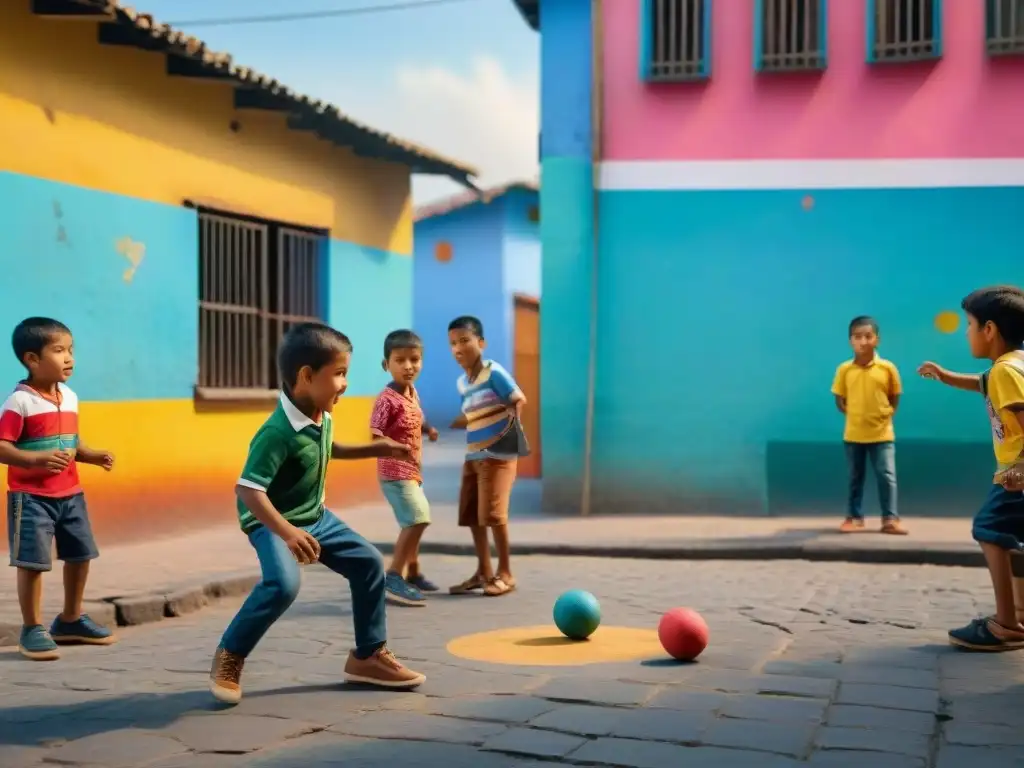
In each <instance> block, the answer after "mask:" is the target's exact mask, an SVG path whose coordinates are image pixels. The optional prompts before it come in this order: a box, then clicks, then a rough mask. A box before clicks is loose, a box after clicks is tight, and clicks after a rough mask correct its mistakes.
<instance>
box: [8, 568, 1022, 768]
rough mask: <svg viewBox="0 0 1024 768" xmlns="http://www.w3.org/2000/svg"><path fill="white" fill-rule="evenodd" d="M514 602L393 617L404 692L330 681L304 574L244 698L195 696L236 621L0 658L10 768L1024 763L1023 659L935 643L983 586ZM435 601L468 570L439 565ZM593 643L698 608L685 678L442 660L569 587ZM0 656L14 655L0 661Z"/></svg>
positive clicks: (662, 585)
mask: <svg viewBox="0 0 1024 768" xmlns="http://www.w3.org/2000/svg"><path fill="white" fill-rule="evenodd" d="M515 564H516V566H517V577H518V580H519V584H520V589H519V591H518V592H516V593H513V594H511V595H509V596H507V597H503V598H501V599H486V598H482V597H462V598H451V597H448V596H447V595H443V596H438V597H436V598H434V599H433V600H432V601H431V604H430V605H429V606H428V607H427V608H425V609H400V608H389V627H390V633H391V645H392V647H393V649H394V650H395V652H396V653H397V654H398V655H399V657H400V658H402V659H403V660H406V661H407V662H409V664H410V666H413V667H415V668H416V669H418V670H420V671H422V672H424V673H426V674H427V676H428V679H427V682H426V684H425V685H424V686H423V687H422V688H421V689H420V690H419V691H417V692H413V693H403V692H375V691H370V690H365V689H355V688H350V687H348V686H345V685H344V684H340V683H339V680H340V679H341V669H342V666H343V664H344V659H345V655H346V653H347V650H348V648H349V646H350V644H351V642H352V629H351V626H350V614H349V600H348V589H347V584H346V583H345V582H344V580H343V579H341V578H340V577H337V576H335V575H334V574H332V573H330V572H329V571H327V570H326V569H323V568H321V567H314V568H310V569H308V570H307V571H306V572H305V584H304V586H303V591H302V594H301V596H300V598H299V601H298V602H297V603H296V604H295V605H294V606H293V608H292V609H291V610H290V611H289V612H288V614H287V615H286V616H285V618H284V619H282V621H281V622H279V623H278V625H277V626H276V627H275V628H274V629H273V630H272V632H271V634H270V635H268V637H267V638H266V640H265V641H264V642H263V644H262V645H261V646H260V647H259V648H258V649H257V651H256V653H255V654H254V655H253V656H252V657H251V659H250V661H249V664H248V665H247V667H246V671H245V676H244V679H243V683H244V686H245V693H246V696H245V699H244V700H243V701H242V703H241V704H240V705H239V706H237V707H235V708H232V709H224V708H222V707H220V706H219V705H216V704H215V703H214V702H213V701H212V699H211V697H210V694H209V693H208V690H207V682H206V676H207V673H208V669H209V664H210V658H211V654H212V651H213V649H214V647H215V646H216V644H217V640H218V638H219V636H220V633H221V632H222V631H223V629H224V627H225V626H226V624H227V622H228V621H229V620H230V617H231V615H232V612H233V611H234V609H235V608H236V606H237V604H238V602H237V601H231V602H224V603H220V604H217V605H215V606H213V607H211V608H209V609H207V610H205V611H202V612H200V613H197V614H194V615H192V616H189V617H186V618H179V619H167V620H165V621H163V622H160V623H156V624H151V625H146V626H143V627H139V628H135V629H126V630H122V632H121V642H120V643H119V644H117V645H114V646H112V647H109V648H69V649H65V651H64V657H63V659H62V660H60V661H57V662H53V663H48V664H47V663H32V662H29V661H26V660H23V659H21V658H20V657H19V656H17V655H16V654H15V653H13V649H9V651H10V652H7V653H5V654H3V655H0V766H3V768H29V767H34V766H42V765H46V764H54V763H57V764H65V765H96V766H106V767H109V768H115V767H119V766H120V767H124V768H129V767H134V766H147V768H149V767H151V768H233V767H234V766H247V767H249V766H252V767H254V768H255V767H258V766H267V767H270V766H273V767H274V768H292V767H294V766H303V767H304V768H306V767H309V768H313V767H314V766H331V765H339V766H340V765H344V766H347V767H348V768H354V767H355V766H390V765H394V764H409V765H412V764H418V765H430V766H434V765H437V766H445V768H462V766H466V767H467V768H469V767H472V768H527V767H528V766H532V765H540V764H542V763H545V762H547V763H548V764H550V763H551V762H556V763H557V762H560V763H565V764H579V765H608V766H635V767H636V768H669V767H671V766H677V765H680V766H682V765H685V766H687V767H688V768H705V766H715V767H716V768H728V767H732V766H735V767H736V768H745V767H746V766H750V767H751V768H753V767H754V766H757V768H784V767H787V766H794V767H795V766H800V765H805V766H811V767H812V768H842V767H844V766H848V767H849V768H864V767H866V766H871V768H926V767H927V768H932V767H933V766H937V767H938V768H954V767H955V768H960V766H964V765H969V766H970V767H971V768H996V766H998V767H999V768H1011V767H1012V766H1024V706H1022V704H1024V688H1022V683H1024V655H1022V654H1015V653H1009V654H995V655H971V654H966V653H960V652H956V651H954V650H953V649H951V648H949V647H948V646H947V644H946V638H945V632H946V629H947V628H948V627H950V626H953V625H959V624H962V623H964V622H965V621H966V620H967V619H969V618H971V617H973V616H974V615H976V614H978V613H981V612H983V611H987V610H989V609H990V596H989V590H990V586H989V584H988V581H987V579H988V577H987V574H986V573H985V572H984V571H983V570H980V569H960V568H941V567H927V566H920V567H906V566H899V567H897V566H880V565H852V564H840V563H835V564H829V563H817V564H814V563H806V562H797V561H794V562H768V563H753V562H720V561H708V562H668V561H639V560H614V561H609V560H600V559H596V558H590V559H566V558H563V559H555V558H541V557H522V558H519V559H518V560H517V561H516V563H515ZM426 565H427V566H428V569H429V572H430V575H431V576H432V577H434V578H436V579H437V580H438V581H439V582H440V583H442V584H448V583H454V582H455V581H459V580H461V579H462V578H464V577H465V576H467V575H468V574H469V573H470V572H471V569H472V563H471V562H470V561H468V560H465V559H461V558H441V557H438V558H430V559H428V560H427V561H426ZM572 587H580V588H583V589H587V590H590V591H592V592H593V593H594V594H595V595H596V596H597V597H598V599H599V600H600V601H601V605H602V612H603V624H604V625H607V626H631V627H641V628H653V627H655V626H656V623H657V620H658V618H659V616H660V614H661V613H662V612H663V611H664V610H666V609H668V608H670V607H674V606H676V605H688V606H692V607H694V608H696V609H697V610H699V611H700V612H701V613H702V614H703V615H704V617H705V618H706V619H707V621H708V623H709V625H710V627H711V645H710V647H709V648H708V650H707V651H706V652H705V654H704V655H703V656H702V657H701V659H700V661H699V663H697V664H691V665H677V664H668V663H665V662H661V661H652V662H631V663H615V664H596V665H589V666H573V667H513V666H504V665H497V664H485V663H479V662H470V661H465V660H463V659H459V658H456V657H454V656H452V655H450V654H449V653H448V652H447V651H446V650H445V646H446V644H447V642H448V641H449V640H451V639H452V638H454V637H456V636H459V635H464V634H468V633H473V632H481V631H484V630H489V629H497V628H502V627H513V626H520V625H535V624H548V623H550V620H551V618H550V617H551V606H552V603H553V601H554V599H555V597H557V595H558V594H559V593H560V592H562V591H563V590H564V589H568V588H572ZM7 650H8V649H5V651H7Z"/></svg>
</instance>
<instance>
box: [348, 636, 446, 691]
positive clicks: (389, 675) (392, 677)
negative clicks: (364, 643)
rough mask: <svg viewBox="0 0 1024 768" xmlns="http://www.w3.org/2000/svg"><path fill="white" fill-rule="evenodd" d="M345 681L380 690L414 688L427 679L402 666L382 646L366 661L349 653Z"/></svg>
mask: <svg viewBox="0 0 1024 768" xmlns="http://www.w3.org/2000/svg"><path fill="white" fill-rule="evenodd" d="M345 679H346V680H347V681H348V682H350V683H362V684H363V685H376V686H379V687H381V688H415V687H417V686H419V685H422V684H423V683H424V681H425V680H426V679H427V678H426V676H425V675H421V674H420V673H419V672H413V671H412V670H411V669H409V668H408V667H404V666H402V663H401V662H400V661H399V660H398V659H396V658H395V654H393V653H392V652H391V651H389V650H388V649H387V646H384V647H381V648H379V649H378V650H377V651H376V652H375V653H374V654H373V655H372V656H371V657H370V658H368V659H357V658H356V655H355V653H354V652H351V651H350V652H349V654H348V661H347V662H346V663H345Z"/></svg>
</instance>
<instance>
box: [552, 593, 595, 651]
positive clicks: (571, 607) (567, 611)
mask: <svg viewBox="0 0 1024 768" xmlns="http://www.w3.org/2000/svg"><path fill="white" fill-rule="evenodd" d="M554 616H555V626H556V627H558V631H559V632H561V633H562V634H563V635H565V636H566V637H568V638H569V639H570V640H586V639H587V638H588V637H590V636H591V635H592V634H594V631H595V630H596V629H597V627H598V626H599V625H600V624H601V604H600V603H599V602H597V598H596V597H594V596H593V595H592V594H590V593H589V592H586V591H584V590H582V589H571V590H569V591H568V592H564V593H563V594H562V595H561V597H559V598H558V599H557V600H556V601H555V610H554Z"/></svg>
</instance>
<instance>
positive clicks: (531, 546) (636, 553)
mask: <svg viewBox="0 0 1024 768" xmlns="http://www.w3.org/2000/svg"><path fill="white" fill-rule="evenodd" d="M375 546H376V547H377V548H378V549H379V550H380V551H381V552H383V553H384V554H391V553H392V552H393V551H394V544H392V543H388V544H377V545H375ZM512 551H513V553H514V554H515V555H561V556H563V557H605V558H613V559H633V560H746V561H764V560H806V561H810V562H841V563H866V564H875V565H880V564H886V565H943V566H959V567H964V568H984V567H985V558H984V556H983V555H982V554H981V552H980V550H979V549H978V548H977V547H976V546H974V545H973V544H946V545H942V546H936V545H930V546H907V545H905V544H904V545H902V546H877V547H851V546H849V545H846V544H835V543H830V542H812V543H808V544H791V543H790V544H785V543H776V542H749V541H741V542H737V543H726V544H722V543H717V542H716V543H708V542H686V543H679V544H663V545H653V544H648V543H638V544H628V543H627V544H619V545H608V544H579V545H577V544H543V543H536V542H533V543H518V542H515V543H513V545H512ZM420 552H422V553H423V554H430V555H464V556H472V555H474V554H475V552H474V549H473V545H472V543H469V542H467V543H466V544H455V543H452V542H432V541H424V542H422V543H421V544H420Z"/></svg>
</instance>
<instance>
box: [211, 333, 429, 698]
mask: <svg viewBox="0 0 1024 768" xmlns="http://www.w3.org/2000/svg"><path fill="white" fill-rule="evenodd" d="M351 356H352V344H351V342H350V341H349V340H348V338H347V337H346V336H345V335H344V334H343V333H340V332H339V331H336V330H334V329H333V328H330V327H329V326H326V325H322V324H320V323H303V324H302V325H297V326H295V327H294V328H292V329H291V330H290V331H289V332H288V334H287V335H286V336H285V337H284V339H283V340H282V341H281V347H280V353H279V355H278V367H279V368H280V371H281V379H282V381H283V382H284V391H283V392H282V393H281V398H280V402H279V403H278V406H277V408H276V409H275V410H274V412H273V413H272V414H271V415H270V417H269V418H268V419H267V421H266V422H265V423H264V424H263V426H262V427H260V429H259V431H258V432H257V433H256V436H255V437H254V438H253V439H252V442H251V443H250V445H249V456H248V458H247V459H246V462H245V468H244V469H243V470H242V476H241V478H239V480H238V483H237V485H236V489H235V490H236V492H237V495H238V518H239V523H240V524H241V527H242V531H243V532H244V533H245V534H247V535H248V536H249V541H250V543H251V544H252V545H253V547H254V548H255V550H256V555H257V557H259V561H260V568H261V569H262V572H263V579H262V581H261V582H260V583H259V584H257V585H256V587H255V588H254V589H253V591H252V593H251V594H250V595H249V597H248V599H247V600H246V601H245V603H244V604H243V605H242V608H241V609H240V610H239V612H238V614H237V615H236V616H235V618H234V620H233V621H232V622H231V624H230V626H229V627H228V628H227V631H226V632H225V633H224V636H223V638H222V639H221V642H220V647H218V649H217V653H216V654H215V656H214V659H213V668H212V670H211V671H210V690H211V691H212V692H213V695H214V696H215V697H216V698H217V699H218V700H219V701H223V702H225V703H228V704H236V703H238V702H239V701H240V700H241V698H242V687H241V675H242V667H243V665H244V663H245V659H246V658H247V657H248V655H249V654H250V653H251V652H252V651H253V649H254V648H255V647H256V644H257V643H258V642H259V641H260V639H261V638H262V637H263V635H264V634H266V632H267V630H268V629H270V627H271V626H272V625H273V623H274V622H275V621H277V619H278V618H280V616H281V614H283V613H284V612H285V611H286V610H287V609H288V606H290V605H291V604H292V602H293V601H294V600H295V598H296V596H297V595H298V593H299V583H300V575H299V566H300V565H307V564H310V563H315V562H317V561H318V560H319V561H320V562H321V563H323V564H324V565H326V566H327V567H328V568H330V569H331V570H332V571H335V572H336V573H339V574H341V575H342V576H344V577H345V578H346V579H348V581H349V586H350V588H351V590H352V622H353V624H354V625H355V640H356V647H355V649H354V650H353V651H352V652H351V653H349V657H348V661H347V662H346V664H345V678H346V679H347V680H349V681H350V682H357V683H367V684H370V685H378V686H382V687H385V688H414V687H416V686H418V685H420V684H421V683H422V682H423V681H424V679H425V678H424V676H423V675H421V674H419V673H418V672H413V671H412V670H410V669H408V668H406V667H404V666H403V665H402V664H401V663H399V661H398V660H397V659H396V658H395V657H394V655H393V654H392V653H391V652H390V651H389V650H388V649H387V645H386V643H387V626H386V622H385V614H384V612H385V607H384V563H383V561H382V560H381V556H380V553H379V552H378V551H377V550H376V549H375V548H374V547H373V546H372V545H371V544H369V543H368V542H367V541H366V540H365V539H364V538H363V537H362V536H360V535H359V534H358V533H356V532H355V531H353V530H352V529H351V528H349V527H348V526H347V525H345V524H344V523H343V522H341V520H339V519H338V518H337V517H335V515H334V514H333V513H332V512H331V511H330V510H328V509H326V508H325V507H324V484H325V481H326V478H327V463H328V461H330V460H331V459H363V458H371V457H377V456H395V457H405V456H407V455H408V454H409V450H410V449H409V446H406V445H401V444H399V443H396V442H394V441H393V440H386V439H385V440H380V439H379V440H376V441H374V442H373V443H370V444H368V445H360V446H344V445H339V444H337V443H335V442H334V439H333V429H332V428H333V424H332V420H331V411H332V410H333V409H334V404H335V403H336V402H337V400H338V398H339V397H341V395H342V393H344V391H345V388H346V387H347V381H346V378H347V376H348V367H349V361H350V359H351Z"/></svg>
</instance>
